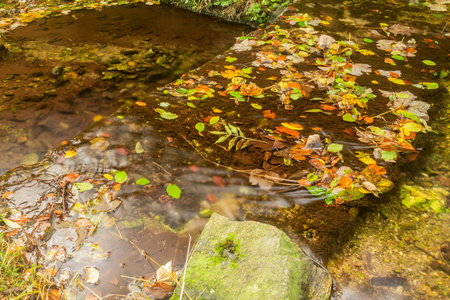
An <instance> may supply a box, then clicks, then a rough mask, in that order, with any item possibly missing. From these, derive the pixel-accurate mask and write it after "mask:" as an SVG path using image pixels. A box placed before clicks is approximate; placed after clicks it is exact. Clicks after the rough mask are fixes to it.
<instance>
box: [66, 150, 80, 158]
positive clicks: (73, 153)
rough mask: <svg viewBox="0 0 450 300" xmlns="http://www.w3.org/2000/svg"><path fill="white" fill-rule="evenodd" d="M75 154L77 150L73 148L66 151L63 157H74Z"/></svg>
mask: <svg viewBox="0 0 450 300" xmlns="http://www.w3.org/2000/svg"><path fill="white" fill-rule="evenodd" d="M75 155H77V152H76V151H75V150H69V151H67V152H66V155H64V157H66V158H68V157H74V156H75Z"/></svg>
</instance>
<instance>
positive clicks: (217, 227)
mask: <svg viewBox="0 0 450 300" xmlns="http://www.w3.org/2000/svg"><path fill="white" fill-rule="evenodd" d="M184 281H185V291H186V292H187V293H188V294H189V296H190V297H191V298H192V299H194V298H196V297H198V296H199V295H200V294H201V296H200V297H201V299H221V300H226V299H239V300H245V299H252V300H254V299H329V298H330V293H331V286H332V280H331V276H330V275H329V274H328V272H327V271H326V270H325V269H323V268H320V267H319V266H317V265H316V264H315V263H314V262H313V261H312V260H311V259H310V258H309V257H308V256H306V255H305V254H304V253H303V252H302V251H301V250H299V249H298V247H297V246H296V245H295V244H294V243H293V242H292V241H291V240H290V239H289V237H288V236H287V235H286V234H285V233H284V232H282V231H281V230H279V229H277V228H276V227H274V226H271V225H267V224H262V223H258V222H252V221H245V222H233V221H230V220H229V219H228V218H226V217H222V216H220V215H218V214H213V215H212V217H211V219H210V221H209V222H208V224H207V225H206V226H205V229H204V230H203V232H202V234H201V235H200V238H199V240H198V241H197V244H196V245H195V248H194V250H193V252H192V255H191V257H190V259H189V261H188V264H187V267H186V274H185V276H184ZM180 282H181V281H180ZM179 293H180V289H179V288H178V289H177V290H176V292H175V294H174V296H173V297H172V299H179Z"/></svg>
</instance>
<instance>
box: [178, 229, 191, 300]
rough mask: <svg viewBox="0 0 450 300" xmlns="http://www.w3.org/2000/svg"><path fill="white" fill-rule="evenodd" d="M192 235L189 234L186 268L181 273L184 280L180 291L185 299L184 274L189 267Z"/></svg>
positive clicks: (181, 296)
mask: <svg viewBox="0 0 450 300" xmlns="http://www.w3.org/2000/svg"><path fill="white" fill-rule="evenodd" d="M191 239H192V237H191V235H189V244H188V249H187V253H186V263H185V264H184V270H183V272H182V273H181V278H183V282H182V284H181V293H180V300H182V299H183V292H184V275H186V269H187V264H188V259H189V252H190V249H191Z"/></svg>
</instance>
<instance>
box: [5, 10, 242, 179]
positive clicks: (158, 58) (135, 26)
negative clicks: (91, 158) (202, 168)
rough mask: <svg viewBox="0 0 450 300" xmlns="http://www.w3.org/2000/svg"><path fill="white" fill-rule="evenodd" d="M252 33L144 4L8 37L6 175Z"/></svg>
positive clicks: (36, 25)
mask: <svg viewBox="0 0 450 300" xmlns="http://www.w3.org/2000/svg"><path fill="white" fill-rule="evenodd" d="M248 31H249V27H247V26H242V25H238V24H232V23H226V22H223V21H220V20H218V19H212V18H208V17H205V16H201V15H197V14H194V13H191V12H188V11H185V10H181V9H176V8H174V7H171V6H166V5H161V6H156V5H155V6H148V5H137V6H133V7H123V6H122V7H112V8H106V9H104V10H101V11H88V10H81V11H75V12H73V13H71V14H70V15H68V16H61V17H55V18H49V19H42V20H38V21H35V22H33V23H31V24H29V25H28V26H26V27H19V28H17V29H16V30H14V31H12V32H9V33H7V34H6V40H5V41H6V42H7V43H9V44H10V45H11V49H10V50H11V51H10V52H9V53H6V54H5V53H3V55H4V57H3V59H1V60H0V81H2V82H0V99H1V107H0V121H1V128H0V140H1V143H0V154H1V155H0V173H1V174H3V173H5V172H6V171H7V170H8V169H10V168H12V167H15V166H17V165H19V164H20V163H27V164H30V162H35V161H37V160H39V159H42V157H43V155H44V154H45V153H46V152H47V151H48V150H50V149H52V148H53V147H56V146H58V145H59V144H60V143H61V142H62V141H65V140H69V139H71V138H72V137H74V136H75V135H77V134H78V133H79V132H81V131H83V130H84V129H86V128H87V127H88V126H89V125H90V124H92V123H93V121H94V120H98V119H100V118H102V117H106V116H108V115H109V114H111V113H112V112H114V111H115V110H116V109H117V108H119V107H120V105H122V104H124V103H130V102H131V103H133V102H134V101H137V100H139V99H142V98H144V97H145V95H146V94H147V93H148V92H150V91H152V90H154V89H155V88H156V87H158V86H161V85H163V84H165V83H168V82H171V81H173V80H175V79H176V78H178V77H179V76H181V75H182V74H183V73H186V72H187V71H188V70H190V69H193V68H196V67H198V66H200V65H201V64H203V63H205V62H206V61H209V60H211V59H212V58H213V57H214V56H215V55H217V54H218V53H220V52H221V51H223V50H225V49H227V48H228V47H230V46H231V45H232V44H233V43H234V41H235V38H236V37H238V36H240V35H242V33H243V32H248ZM55 67H56V68H61V70H60V71H57V70H56V69H55ZM108 70H109V71H108ZM59 73H61V74H59ZM55 74H58V75H55ZM30 116H33V117H32V118H30Z"/></svg>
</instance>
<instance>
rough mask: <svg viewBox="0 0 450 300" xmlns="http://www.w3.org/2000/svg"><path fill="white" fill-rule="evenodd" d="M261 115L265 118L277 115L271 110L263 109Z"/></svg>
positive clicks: (273, 117)
mask: <svg viewBox="0 0 450 300" xmlns="http://www.w3.org/2000/svg"><path fill="white" fill-rule="evenodd" d="M263 116H264V117H265V118H267V119H275V118H276V117H277V115H276V114H275V113H273V112H270V110H264V111H263Z"/></svg>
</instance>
